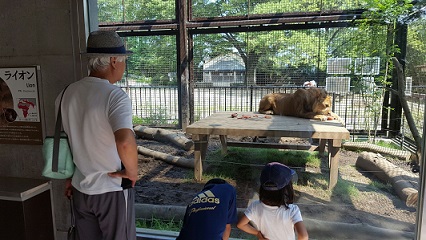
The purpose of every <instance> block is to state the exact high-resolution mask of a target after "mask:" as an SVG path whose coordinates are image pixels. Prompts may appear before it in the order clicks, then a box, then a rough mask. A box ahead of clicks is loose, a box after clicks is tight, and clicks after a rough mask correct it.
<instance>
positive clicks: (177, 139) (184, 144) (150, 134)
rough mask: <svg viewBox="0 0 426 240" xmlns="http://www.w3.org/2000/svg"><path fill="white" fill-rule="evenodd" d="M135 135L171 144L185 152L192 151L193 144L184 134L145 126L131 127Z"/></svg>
mask: <svg viewBox="0 0 426 240" xmlns="http://www.w3.org/2000/svg"><path fill="white" fill-rule="evenodd" d="M133 130H134V131H135V133H136V135H137V136H138V137H141V138H145V139H150V140H155V141H159V142H163V143H172V144H174V145H175V146H178V147H180V148H182V149H184V150H186V151H189V150H193V149H194V142H193V141H192V140H190V139H188V138H187V137H186V136H185V135H184V134H182V133H177V132H173V131H170V130H166V129H161V128H150V127H145V126H141V125H138V126H135V127H133Z"/></svg>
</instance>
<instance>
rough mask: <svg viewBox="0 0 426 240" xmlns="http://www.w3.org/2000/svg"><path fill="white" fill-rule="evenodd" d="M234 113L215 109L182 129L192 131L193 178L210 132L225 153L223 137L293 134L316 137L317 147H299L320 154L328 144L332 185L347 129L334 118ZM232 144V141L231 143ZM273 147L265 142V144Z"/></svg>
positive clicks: (197, 176)
mask: <svg viewBox="0 0 426 240" xmlns="http://www.w3.org/2000/svg"><path fill="white" fill-rule="evenodd" d="M233 113H235V112H218V113H215V114H213V115H211V116H209V117H207V118H204V119H201V120H200V121H197V122H196V123H194V124H191V125H189V126H188V127H187V128H186V132H187V133H189V134H192V139H193V141H194V155H195V168H194V176H195V179H197V180H201V178H202V161H203V160H205V158H206V153H207V146H208V139H209V136H210V135H219V137H220V140H221V143H222V150H223V151H224V153H226V151H227V150H226V149H227V146H228V145H229V144H228V141H227V136H260V137H297V138H314V139H320V144H319V146H318V147H317V148H312V147H308V146H304V145H303V146H301V148H308V150H318V151H320V153H324V149H325V146H326V144H328V154H329V167H330V181H329V188H333V187H334V186H335V185H336V183H337V177H338V153H339V151H340V147H341V144H342V140H343V139H349V131H348V130H347V129H346V128H345V127H343V125H342V124H341V123H340V122H338V121H336V120H333V121H326V122H321V121H318V120H312V119H304V118H296V117H287V116H277V115H272V116H271V115H264V114H258V113H254V112H238V116H237V117H232V116H231V115H232V114H233ZM232 144H234V145H235V143H232ZM238 145H240V146H247V147H262V145H258V146H257V144H253V143H251V145H250V144H240V143H238ZM266 146H267V145H266ZM270 146H273V145H270V144H269V147H270Z"/></svg>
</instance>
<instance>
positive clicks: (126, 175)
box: [108, 169, 138, 187]
mask: <svg viewBox="0 0 426 240" xmlns="http://www.w3.org/2000/svg"><path fill="white" fill-rule="evenodd" d="M108 176H110V177H121V178H128V179H129V180H130V181H132V187H134V186H135V184H136V181H137V180H138V178H137V177H138V175H137V174H136V176H134V174H132V175H130V174H129V173H128V172H127V171H126V169H124V170H121V171H118V172H110V173H108Z"/></svg>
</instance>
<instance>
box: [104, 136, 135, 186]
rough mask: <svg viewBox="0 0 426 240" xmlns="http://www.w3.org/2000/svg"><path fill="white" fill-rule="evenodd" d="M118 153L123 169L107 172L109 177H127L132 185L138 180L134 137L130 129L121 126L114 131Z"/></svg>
mask: <svg viewBox="0 0 426 240" xmlns="http://www.w3.org/2000/svg"><path fill="white" fill-rule="evenodd" d="M114 137H115V143H116V146H117V151H118V155H119V156H120V159H121V162H122V163H123V165H124V167H125V169H124V170H122V171H118V172H114V173H109V174H108V175H109V176H111V177H122V178H128V179H130V180H131V181H132V187H134V186H135V183H136V181H137V180H138V151H137V145H136V139H135V136H134V134H133V131H132V130H131V129H127V128H123V129H119V130H117V131H115V132H114Z"/></svg>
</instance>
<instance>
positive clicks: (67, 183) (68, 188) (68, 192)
mask: <svg viewBox="0 0 426 240" xmlns="http://www.w3.org/2000/svg"><path fill="white" fill-rule="evenodd" d="M71 180H72V179H71V178H68V179H67V180H65V196H66V197H67V198H71V196H72V185H71Z"/></svg>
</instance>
